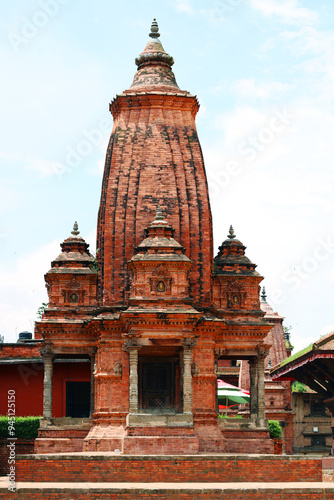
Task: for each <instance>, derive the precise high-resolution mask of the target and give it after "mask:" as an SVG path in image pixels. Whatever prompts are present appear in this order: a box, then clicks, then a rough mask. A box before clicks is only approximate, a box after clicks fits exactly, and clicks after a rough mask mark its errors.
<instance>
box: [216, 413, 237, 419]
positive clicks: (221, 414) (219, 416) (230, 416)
mask: <svg viewBox="0 0 334 500" xmlns="http://www.w3.org/2000/svg"><path fill="white" fill-rule="evenodd" d="M218 418H243V416H242V415H225V414H224V413H218Z"/></svg>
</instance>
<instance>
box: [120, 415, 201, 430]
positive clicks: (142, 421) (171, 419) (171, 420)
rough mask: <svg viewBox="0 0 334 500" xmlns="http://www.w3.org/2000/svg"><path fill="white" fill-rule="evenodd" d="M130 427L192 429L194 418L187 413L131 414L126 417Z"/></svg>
mask: <svg viewBox="0 0 334 500" xmlns="http://www.w3.org/2000/svg"><path fill="white" fill-rule="evenodd" d="M126 425H127V426H128V427H141V426H143V427H166V426H167V427H168V426H170V427H173V426H178V427H191V426H192V425H193V416H192V415H191V414H185V413H165V414H162V415H158V414H157V415H155V414H152V413H136V414H134V413H129V414H128V415H127V417H126Z"/></svg>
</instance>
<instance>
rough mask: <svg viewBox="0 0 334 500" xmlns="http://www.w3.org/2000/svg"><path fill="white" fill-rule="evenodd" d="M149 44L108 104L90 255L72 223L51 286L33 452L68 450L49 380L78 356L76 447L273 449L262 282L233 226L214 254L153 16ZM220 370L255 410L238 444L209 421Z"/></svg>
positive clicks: (192, 132) (201, 190) (189, 134)
mask: <svg viewBox="0 0 334 500" xmlns="http://www.w3.org/2000/svg"><path fill="white" fill-rule="evenodd" d="M149 36H150V40H149V41H148V43H147V45H146V47H145V49H144V51H143V52H142V53H141V54H140V55H139V56H138V57H137V59H136V65H137V67H138V69H137V72H136V74H135V77H134V80H133V83H132V85H131V86H130V88H129V89H128V90H125V91H124V92H123V93H122V94H119V95H117V96H116V98H115V99H114V100H113V101H112V103H111V104H110V111H111V113H112V115H113V118H114V126H113V130H112V134H111V138H110V142H109V146H108V150H107V154H106V162H105V170H104V175H103V182H102V192H101V201H100V208H99V214H98V235H97V259H94V258H93V256H92V255H91V254H90V252H89V249H88V244H87V243H86V242H85V241H84V240H83V239H82V238H81V237H80V234H79V231H78V227H77V225H76V224H75V226H74V229H73V231H72V233H71V235H70V237H69V238H67V239H65V241H64V242H63V243H62V245H61V254H60V255H59V257H57V258H56V259H55V260H54V261H53V262H52V267H51V269H50V270H49V271H48V272H47V273H46V276H45V279H46V283H47V290H48V295H49V306H48V308H47V309H46V310H45V312H44V315H43V318H42V319H41V320H40V321H39V322H37V323H36V332H35V338H36V339H41V347H40V351H41V354H42V356H43V357H44V394H43V416H44V418H43V422H42V429H41V431H40V434H39V438H38V439H37V440H36V444H35V450H36V451H37V452H46V451H51V447H50V443H51V442H52V451H55V452H57V451H64V446H65V444H64V440H62V437H61V424H60V422H57V419H55V418H54V410H53V401H52V397H53V370H54V367H55V363H57V362H60V361H61V362H64V360H65V361H67V362H68V363H70V362H71V360H74V359H75V360H77V361H78V362H82V363H85V366H86V367H87V369H88V367H89V379H90V384H89V386H88V389H87V391H88V393H87V394H86V396H85V397H86V399H87V397H88V403H87V405H86V408H87V409H86V414H83V415H82V416H86V417H87V420H86V421H85V423H84V424H83V426H81V427H80V426H79V427H78V429H74V430H73V431H72V433H70V434H71V435H70V437H69V438H68V439H69V440H70V441H71V450H72V451H115V450H117V451H119V452H121V453H124V454H145V453H159V454H164V453H165V454H171V453H178V454H180V453H188V454H189V453H191V454H194V453H199V452H218V451H219V452H242V451H247V452H253V453H261V452H263V453H264V452H271V451H272V446H273V445H272V441H271V440H270V439H269V433H268V430H267V422H266V408H265V360H266V358H267V356H268V352H269V349H270V347H271V345H270V343H268V341H267V340H266V336H267V334H268V332H269V331H270V330H271V329H272V328H273V324H272V322H271V321H267V318H268V316H267V317H266V316H265V314H266V313H265V312H264V311H263V309H262V308H261V304H260V299H259V292H260V286H259V284H260V282H261V281H262V277H261V276H260V275H259V273H258V272H257V271H256V265H255V264H254V263H253V262H252V261H251V260H250V259H249V258H248V257H247V256H246V255H245V249H246V247H245V246H244V245H243V243H242V242H241V241H240V240H239V239H237V237H236V235H235V233H234V229H233V227H232V226H231V227H230V229H229V232H228V236H227V238H226V239H224V241H223V242H222V244H221V246H220V247H219V251H218V254H217V256H216V257H215V258H213V237H212V218H211V210H210V202H209V193H208V186H207V180H206V173H205V167H204V160H203V156H202V151H201V146H200V142H199V139H198V135H197V130H196V125H195V117H196V113H197V111H198V109H199V104H198V101H197V98H196V97H195V96H194V95H192V94H190V93H189V92H187V91H185V90H180V88H179V87H178V85H177V83H176V80H175V76H174V73H173V71H172V65H173V63H174V61H173V58H172V57H171V56H170V55H169V54H167V53H166V52H165V50H164V48H163V47H162V44H161V42H160V40H159V37H160V34H159V30H158V25H157V23H156V21H155V20H154V22H153V23H152V27H151V32H150V34H149ZM268 319H269V318H268ZM221 360H228V361H233V360H243V361H244V366H245V367H247V368H246V369H247V373H248V380H249V388H250V393H251V401H250V411H249V415H248V417H247V418H245V419H244V421H243V428H242V429H240V432H239V434H236V433H235V432H233V431H231V429H228V428H227V427H226V426H224V425H222V424H220V423H219V422H218V418H217V396H216V393H217V390H216V386H217V367H218V365H219V363H220V362H221ZM86 382H87V380H86ZM82 397H84V396H82ZM63 416H66V415H63ZM56 431H57V432H56ZM64 433H65V431H64ZM66 446H68V440H67V445H66ZM66 449H69V448H66Z"/></svg>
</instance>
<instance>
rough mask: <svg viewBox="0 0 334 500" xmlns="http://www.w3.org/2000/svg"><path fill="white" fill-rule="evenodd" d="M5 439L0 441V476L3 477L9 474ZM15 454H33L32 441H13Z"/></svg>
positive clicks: (7, 449) (7, 450)
mask: <svg viewBox="0 0 334 500" xmlns="http://www.w3.org/2000/svg"><path fill="white" fill-rule="evenodd" d="M7 445H8V441H7V439H1V440H0V476H5V475H6V474H8V472H9V464H8V457H9V448H8V446H7ZM15 453H16V454H19V453H20V454H25V455H28V454H29V455H30V454H31V453H34V441H27V440H25V439H17V440H16V441H15ZM0 498H1V497H0Z"/></svg>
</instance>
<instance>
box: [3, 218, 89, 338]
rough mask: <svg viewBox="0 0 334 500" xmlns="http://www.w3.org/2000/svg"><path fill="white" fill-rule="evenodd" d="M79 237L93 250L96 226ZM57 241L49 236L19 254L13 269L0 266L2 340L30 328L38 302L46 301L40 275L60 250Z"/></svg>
mask: <svg viewBox="0 0 334 500" xmlns="http://www.w3.org/2000/svg"><path fill="white" fill-rule="evenodd" d="M79 229H80V227H79ZM67 236H68V235H64V238H65V237H67ZM83 237H84V239H85V240H86V242H87V243H89V244H90V250H91V251H93V252H95V239H96V229H93V230H91V231H90V232H89V234H88V235H87V236H86V237H85V236H83ZM61 241H62V240H59V239H56V240H53V241H51V242H50V243H47V244H46V245H44V246H43V247H41V248H40V249H38V250H36V251H35V252H32V253H30V254H28V255H23V256H22V257H20V259H19V260H18V261H17V263H16V266H15V268H14V269H9V270H8V268H7V269H5V268H1V267H0V297H1V302H0V317H1V325H0V335H4V337H5V342H16V340H17V335H18V333H19V332H21V331H23V330H28V331H31V332H32V331H33V325H34V321H35V320H36V319H37V317H36V312H37V309H38V308H39V307H40V305H41V304H42V302H47V301H48V298H47V292H46V289H45V281H44V275H45V273H46V272H48V270H49V269H50V267H51V261H52V260H54V259H55V258H56V257H57V256H58V255H59V254H60V252H61V248H60V243H61Z"/></svg>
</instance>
